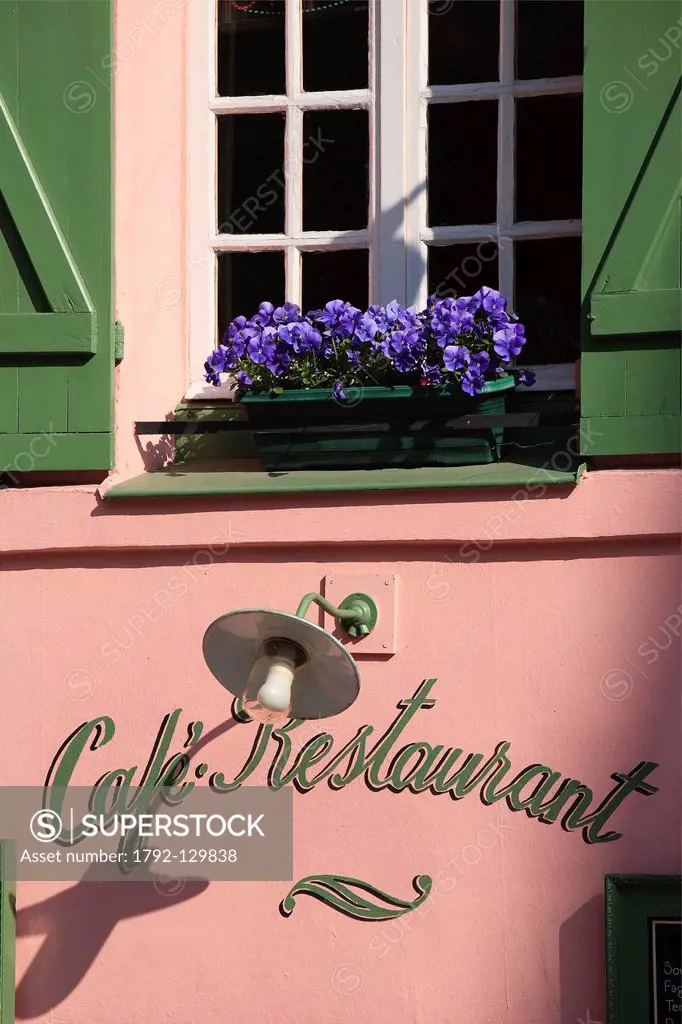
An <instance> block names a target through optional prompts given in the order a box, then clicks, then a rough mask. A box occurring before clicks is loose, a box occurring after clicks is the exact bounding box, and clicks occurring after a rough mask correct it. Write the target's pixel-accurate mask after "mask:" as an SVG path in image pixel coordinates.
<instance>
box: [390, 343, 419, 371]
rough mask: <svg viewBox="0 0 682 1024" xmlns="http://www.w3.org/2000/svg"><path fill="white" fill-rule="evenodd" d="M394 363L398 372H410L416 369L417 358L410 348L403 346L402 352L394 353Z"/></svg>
mask: <svg viewBox="0 0 682 1024" xmlns="http://www.w3.org/2000/svg"><path fill="white" fill-rule="evenodd" d="M393 365H394V366H395V368H396V370H397V371H398V373H409V372H410V370H414V368H415V366H416V365H417V360H416V359H415V358H414V355H413V354H412V352H411V351H410V349H409V348H403V349H401V351H400V352H395V353H393Z"/></svg>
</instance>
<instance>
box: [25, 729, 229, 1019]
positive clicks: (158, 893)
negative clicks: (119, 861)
mask: <svg viewBox="0 0 682 1024" xmlns="http://www.w3.org/2000/svg"><path fill="white" fill-rule="evenodd" d="M238 724H239V723H238V722H237V721H236V720H235V719H233V718H231V719H228V720H227V721H225V722H221V724H220V725H217V726H216V727H215V729H212V730H211V731H210V732H208V733H206V735H205V736H204V737H202V739H200V740H199V741H198V742H197V743H195V744H194V746H193V747H192V750H191V753H188V754H187V758H188V760H191V759H192V758H194V757H196V756H197V754H198V753H199V751H201V750H203V748H204V747H205V746H207V745H208V744H209V743H211V742H212V741H213V740H215V739H217V738H218V737H219V736H222V735H223V733H225V732H228V731H229V730H230V729H233V728H234V727H235V726H237V725H238ZM157 803H158V801H157ZM153 807H154V804H153V803H152V804H151V805H150V810H153ZM96 870H98V869H97V868H96V867H95V868H92V869H90V871H89V872H88V874H90V879H88V874H86V875H85V876H84V877H83V878H82V879H81V881H80V882H79V883H78V885H75V886H73V887H72V888H70V889H66V890H65V891H63V892H60V893H57V895H56V896H51V897H50V898H49V899H47V900H43V902H42V903H36V904H35V905H34V906H31V907H26V908H25V909H24V910H20V911H19V912H18V914H17V926H16V934H17V938H21V937H22V936H25V935H45V941H44V942H43V944H42V946H41V947H40V949H39V950H38V953H37V955H36V956H35V958H34V959H33V960H32V961H31V963H30V965H29V967H28V970H27V971H26V973H25V975H24V977H23V978H22V979H21V982H20V983H19V985H18V986H17V993H16V1014H17V1017H18V1018H21V1019H26V1020H30V1019H34V1018H36V1017H43V1016H44V1015H45V1014H47V1013H48V1012H49V1011H51V1010H52V1009H54V1007H56V1006H58V1005H59V1003H62V1002H63V1001H64V1000H65V999H66V998H67V997H68V996H69V995H70V993H71V992H73V990H74V989H75V988H76V987H77V986H78V984H79V983H80V981H81V980H82V979H83V978H84V977H85V975H86V974H87V972H88V970H89V969H90V967H91V966H92V964H93V963H94V961H95V959H96V957H97V955H98V953H99V952H100V950H101V949H102V947H103V946H104V943H105V942H106V941H107V939H108V938H109V936H110V934H111V933H112V931H113V930H114V928H115V927H116V925H117V924H118V922H119V921H122V920H124V919H125V918H127V917H137V916H138V915H141V914H151V913H154V912H155V911H158V910H166V909H168V908H170V907H174V906H176V905H177V904H178V903H182V902H184V901H185V900H190V899H193V898H194V897H195V896H199V895H200V893H202V892H204V890H205V889H207V888H208V885H209V883H208V882H207V881H206V880H205V879H199V878H194V879H184V880H180V879H164V878H163V876H160V875H156V876H155V875H152V874H151V873H150V872H149V871H147V870H146V868H144V869H143V870H144V873H145V875H146V877H145V878H139V880H137V881H135V882H132V881H111V882H101V881H99V882H94V881H92V880H91V879H92V874H93V873H94V871H96ZM168 964H169V966H171V962H170V960H169V961H168Z"/></svg>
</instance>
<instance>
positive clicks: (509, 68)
mask: <svg viewBox="0 0 682 1024" xmlns="http://www.w3.org/2000/svg"><path fill="white" fill-rule="evenodd" d="M515 21H516V4H515V0H501V3H500V55H499V56H500V62H499V71H500V84H501V85H502V87H503V88H504V87H507V91H505V92H502V93H501V94H500V98H499V100H498V108H497V110H498V114H497V116H498V122H497V223H498V274H499V289H500V291H501V292H502V294H503V295H506V296H507V298H508V299H509V302H510V303H513V301H514V243H513V242H512V240H511V236H510V229H511V227H512V225H513V223H514V205H515V204H514V195H515V190H516V185H515V181H516V167H515V145H516V144H515V134H516V131H515V120H516V110H515V100H514V94H513V92H512V91H511V90H510V89H509V87H510V86H511V85H512V84H513V82H514V77H515V70H516V68H515V65H516V33H515Z"/></svg>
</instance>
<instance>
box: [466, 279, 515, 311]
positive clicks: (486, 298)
mask: <svg viewBox="0 0 682 1024" xmlns="http://www.w3.org/2000/svg"><path fill="white" fill-rule="evenodd" d="M474 298H475V299H478V300H480V303H481V305H482V307H483V309H484V310H485V311H486V313H504V311H505V310H506V308H507V300H506V299H505V297H504V295H501V294H500V293H499V292H496V291H495V289H494V288H488V287H487V285H484V286H483V287H482V288H479V289H478V291H477V292H476V294H475V295H474Z"/></svg>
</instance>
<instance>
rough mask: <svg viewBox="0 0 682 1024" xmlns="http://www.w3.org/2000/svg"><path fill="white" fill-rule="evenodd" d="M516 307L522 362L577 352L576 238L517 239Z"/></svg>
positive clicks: (556, 359) (559, 359) (568, 357)
mask: <svg viewBox="0 0 682 1024" xmlns="http://www.w3.org/2000/svg"><path fill="white" fill-rule="evenodd" d="M514 254H515V259H516V307H515V311H516V312H517V313H518V315H519V317H520V319H521V321H522V322H523V323H524V325H525V327H526V337H527V339H528V341H527V343H526V345H525V346H524V349H523V353H522V361H523V362H524V363H569V362H573V361H574V360H575V359H578V357H579V355H580V238H546V239H540V240H535V241H524V242H516V244H515V246H514Z"/></svg>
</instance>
